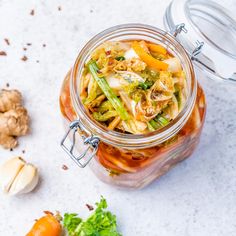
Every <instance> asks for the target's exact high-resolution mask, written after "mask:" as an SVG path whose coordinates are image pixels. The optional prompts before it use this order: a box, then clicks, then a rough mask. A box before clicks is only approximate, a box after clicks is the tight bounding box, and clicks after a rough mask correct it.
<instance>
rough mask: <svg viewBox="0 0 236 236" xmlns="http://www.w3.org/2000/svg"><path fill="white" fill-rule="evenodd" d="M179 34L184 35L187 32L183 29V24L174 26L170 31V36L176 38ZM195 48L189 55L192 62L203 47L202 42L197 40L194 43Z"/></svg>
mask: <svg viewBox="0 0 236 236" xmlns="http://www.w3.org/2000/svg"><path fill="white" fill-rule="evenodd" d="M181 32H184V33H188V30H187V29H186V28H185V24H184V23H181V24H178V25H176V26H175V27H174V28H173V29H172V30H171V31H170V34H172V35H173V36H174V37H177V36H178V34H180V33H181ZM195 44H196V47H195V48H194V50H193V51H192V53H191V54H190V57H191V60H194V59H195V57H196V56H197V55H198V54H200V53H201V51H202V47H203V45H204V42H200V41H199V40H197V41H196V42H195Z"/></svg>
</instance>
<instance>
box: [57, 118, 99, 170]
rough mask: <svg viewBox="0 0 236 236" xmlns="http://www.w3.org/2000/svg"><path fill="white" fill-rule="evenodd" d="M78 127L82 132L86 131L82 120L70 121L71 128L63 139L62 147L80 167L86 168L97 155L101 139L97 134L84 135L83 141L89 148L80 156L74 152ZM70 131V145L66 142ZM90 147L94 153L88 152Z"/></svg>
mask: <svg viewBox="0 0 236 236" xmlns="http://www.w3.org/2000/svg"><path fill="white" fill-rule="evenodd" d="M78 129H79V130H80V131H82V132H83V131H84V129H83V127H82V124H81V121H80V120H75V121H73V122H71V123H70V126H69V129H68V131H67V132H66V134H65V136H64V137H63V139H62V141H61V147H62V148H63V150H64V151H65V152H66V153H67V154H68V155H69V156H70V157H71V159H72V160H73V161H74V162H75V163H76V164H77V165H78V166H79V167H81V168H84V167H85V166H87V165H88V163H89V162H90V161H91V159H92V158H93V157H94V156H95V154H96V152H97V149H98V145H99V142H100V139H99V138H98V137H96V136H93V134H91V135H89V136H87V137H86V136H84V135H82V136H81V137H82V139H83V143H84V145H85V146H87V148H86V149H85V151H84V152H83V153H82V154H80V155H79V156H76V155H75V154H74V149H75V143H76V132H77V131H78ZM70 133H72V143H71V145H70V146H69V147H68V146H67V145H66V144H65V143H66V140H67V138H69V135H70ZM90 149H91V150H92V153H90V154H88V151H89V150H90ZM87 154H88V155H87Z"/></svg>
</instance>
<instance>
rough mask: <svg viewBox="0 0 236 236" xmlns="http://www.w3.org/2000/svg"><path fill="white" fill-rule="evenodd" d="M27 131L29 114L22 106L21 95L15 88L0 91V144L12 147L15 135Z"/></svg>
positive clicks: (15, 143)
mask: <svg viewBox="0 0 236 236" xmlns="http://www.w3.org/2000/svg"><path fill="white" fill-rule="evenodd" d="M28 131H29V116H28V114H27V110H26V109H25V108H24V107H23V106H22V96H21V93H20V92H19V91H17V90H4V89H3V90H1V91H0V145H2V146H3V147H4V148H6V149H10V148H14V147H16V146H17V144H18V142H17V140H16V137H19V136H23V135H26V134H27V133H28Z"/></svg>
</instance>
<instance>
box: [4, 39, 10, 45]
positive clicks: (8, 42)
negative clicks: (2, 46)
mask: <svg viewBox="0 0 236 236" xmlns="http://www.w3.org/2000/svg"><path fill="white" fill-rule="evenodd" d="M4 41H5V42H6V44H7V45H8V46H9V45H10V41H9V39H7V38H5V39H4Z"/></svg>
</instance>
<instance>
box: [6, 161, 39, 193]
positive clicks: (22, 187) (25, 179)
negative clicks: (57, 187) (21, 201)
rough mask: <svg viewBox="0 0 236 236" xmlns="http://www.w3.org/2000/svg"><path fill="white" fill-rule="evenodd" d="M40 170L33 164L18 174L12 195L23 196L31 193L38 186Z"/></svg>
mask: <svg viewBox="0 0 236 236" xmlns="http://www.w3.org/2000/svg"><path fill="white" fill-rule="evenodd" d="M38 180H39V175H38V170H37V168H36V167H35V166H33V165H32V164H26V165H25V166H24V167H23V168H22V169H21V170H20V172H19V173H18V175H17V177H16V178H15V180H14V182H13V184H12V185H11V188H10V190H9V194H10V195H15V194H23V193H28V192H31V191H32V190H33V189H34V188H35V187H36V185H37V184H38Z"/></svg>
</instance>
